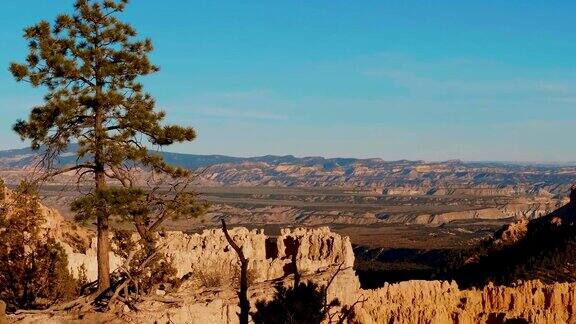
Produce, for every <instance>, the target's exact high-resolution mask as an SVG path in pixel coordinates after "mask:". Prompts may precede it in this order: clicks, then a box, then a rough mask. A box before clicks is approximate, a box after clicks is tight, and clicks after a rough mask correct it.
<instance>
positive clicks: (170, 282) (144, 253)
mask: <svg viewBox="0 0 576 324" xmlns="http://www.w3.org/2000/svg"><path fill="white" fill-rule="evenodd" d="M132 233H133V232H131V231H126V230H119V231H116V232H115V233H114V237H113V239H112V242H113V243H114V244H113V246H114V248H113V251H114V253H116V254H117V255H119V256H121V257H123V258H125V259H127V258H128V257H129V256H130V254H132V253H133V252H134V256H133V257H132V260H131V262H130V264H129V269H128V270H129V272H130V276H131V277H132V278H133V279H134V282H135V283H136V285H137V287H131V289H132V290H137V291H138V292H139V293H140V294H150V293H152V292H154V291H156V289H162V290H168V291H169V290H171V289H176V288H178V287H179V286H180V284H181V282H180V279H179V278H177V277H176V274H177V273H178V271H177V270H176V268H175V267H174V265H173V264H172V262H171V261H170V260H169V259H168V258H167V257H166V254H164V253H156V254H154V252H155V244H146V243H145V242H144V241H143V240H141V239H140V240H138V239H135V238H134V237H133V235H132ZM153 254H154V256H152V260H151V261H150V262H148V264H147V265H146V266H144V267H141V266H140V265H141V264H142V263H143V262H144V260H146V259H147V258H149V257H150V256H151V255H153Z"/></svg>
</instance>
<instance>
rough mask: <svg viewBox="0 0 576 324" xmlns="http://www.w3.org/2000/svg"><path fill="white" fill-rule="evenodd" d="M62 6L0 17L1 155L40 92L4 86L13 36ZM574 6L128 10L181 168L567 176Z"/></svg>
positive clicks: (173, 1)
mask: <svg viewBox="0 0 576 324" xmlns="http://www.w3.org/2000/svg"><path fill="white" fill-rule="evenodd" d="M72 2H73V1H71V0H60V1H45V0H29V1H6V2H4V3H3V4H2V6H3V8H2V11H0V111H1V115H0V116H1V117H0V139H1V141H0V149H8V148H15V147H21V146H24V145H25V143H22V142H20V141H19V139H18V138H17V137H16V136H15V135H14V134H12V133H11V131H10V126H11V124H12V123H13V122H14V121H15V120H16V119H17V118H22V117H25V116H26V115H27V111H28V110H29V108H30V107H31V106H32V105H34V104H35V103H39V102H40V100H41V96H42V90H41V89H40V90H38V89H36V90H35V89H31V88H29V87H28V85H26V84H18V83H16V82H15V81H13V79H12V77H11V76H10V74H9V73H8V71H7V67H8V64H9V62H10V61H14V60H17V61H22V60H23V59H24V57H25V54H26V43H25V41H24V40H23V39H22V38H21V34H22V32H21V30H22V28H23V27H24V26H26V25H29V24H32V23H34V22H36V21H38V20H39V19H42V18H43V19H49V20H52V19H53V18H54V17H55V15H56V14H57V13H59V12H63V11H70V10H71V8H72ZM575 12H576V2H575V1H554V2H550V1H513V0H511V1H480V0H479V1H442V0H438V1H410V0H403V1H370V0H364V1H340V0H314V1H296V0H290V1H288V0H286V1H283V0H278V1H251V0H243V1H219V0H206V1H184V0H178V1H177V0H166V1H162V2H158V1H136V0H133V1H132V2H131V4H130V5H129V6H128V7H127V10H126V13H125V14H123V18H124V19H125V20H126V21H128V22H130V23H132V24H133V25H134V26H135V27H136V28H137V30H138V31H139V34H140V35H141V36H146V37H151V38H152V39H153V41H154V44H155V51H154V53H153V55H152V59H153V61H154V63H156V64H158V65H160V67H161V71H160V72H159V73H158V74H156V75H154V76H150V77H147V78H145V79H143V82H144V84H145V86H146V88H147V90H148V91H150V92H151V93H152V94H154V95H155V96H156V98H157V101H158V104H159V107H160V108H162V109H164V110H166V111H167V113H168V116H169V118H168V120H169V121H170V122H178V123H181V124H187V125H192V126H194V127H195V128H196V129H197V130H198V133H199V137H198V139H197V140H196V141H195V142H193V143H190V144H186V145H180V146H175V147H172V148H170V149H169V150H171V151H180V152H187V153H196V154H227V155H237V156H253V155H264V154H294V155H298V156H305V155H306V156H308V155H322V156H330V157H332V156H341V157H381V158H384V159H388V160H393V159H404V158H405V159H424V160H446V159H454V158H458V159H463V160H506V161H538V162H543V161H557V162H560V161H576V147H575V146H574V143H575V141H574V138H575V130H576V19H574V13H575Z"/></svg>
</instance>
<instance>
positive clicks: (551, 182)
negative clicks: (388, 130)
mask: <svg viewBox="0 0 576 324" xmlns="http://www.w3.org/2000/svg"><path fill="white" fill-rule="evenodd" d="M75 150H76V147H75V146H74V145H72V146H71V147H70V150H69V152H67V153H64V154H62V155H61V156H60V157H59V161H58V163H60V164H63V165H67V164H72V163H76V156H75V154H74V153H73V152H75ZM157 153H158V154H161V155H162V156H163V157H164V158H165V159H166V161H167V162H168V163H171V164H175V165H178V166H182V167H186V168H190V169H202V174H201V177H200V178H199V180H198V181H199V184H201V185H206V186H247V187H250V186H277V187H336V188H351V189H355V190H364V191H368V192H373V193H378V194H391V195H404V196H406V195H408V196H410V195H473V196H479V195H480V196H509V195H525V194H530V195H548V196H554V195H558V194H561V193H563V192H566V190H568V188H569V186H570V185H571V184H572V183H574V182H576V166H566V165H525V164H512V163H499V162H462V161H459V160H450V161H445V162H426V161H408V160H399V161H385V160H383V159H380V158H372V159H358V158H324V157H295V156H292V155H286V156H274V155H265V156H259V157H246V158H244V157H231V156H225V155H194V154H184V153H171V152H157ZM38 158H39V156H38V152H35V151H32V150H31V149H29V148H25V149H17V150H8V151H0V170H26V169H27V168H30V167H33V166H34V165H35V163H36V162H35V161H38Z"/></svg>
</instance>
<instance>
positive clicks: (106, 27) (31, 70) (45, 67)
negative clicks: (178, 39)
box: [10, 0, 196, 290]
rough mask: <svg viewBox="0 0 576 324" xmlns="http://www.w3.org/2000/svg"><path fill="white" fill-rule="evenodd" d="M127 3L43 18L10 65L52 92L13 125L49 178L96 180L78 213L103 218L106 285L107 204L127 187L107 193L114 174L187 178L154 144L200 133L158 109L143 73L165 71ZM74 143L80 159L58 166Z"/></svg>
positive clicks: (105, 281)
mask: <svg viewBox="0 0 576 324" xmlns="http://www.w3.org/2000/svg"><path fill="white" fill-rule="evenodd" d="M127 3H128V1H127V0H76V2H75V4H74V14H73V15H68V14H61V15H59V16H58V17H57V18H56V20H55V22H54V23H53V24H52V25H51V24H50V23H49V22H47V21H44V20H43V21H40V22H39V23H37V24H36V25H33V26H30V27H28V28H26V29H25V31H24V37H25V39H26V40H27V41H28V45H29V53H28V56H27V57H26V61H25V62H24V63H12V64H11V65H10V71H11V73H12V74H13V76H14V78H15V79H16V80H17V81H21V82H28V83H30V84H31V85H32V86H33V87H44V88H45V89H46V90H47V93H46V95H45V96H44V102H43V104H41V105H38V106H36V107H34V108H33V109H32V111H31V113H30V116H29V117H28V119H27V120H19V121H17V123H16V124H15V125H14V131H15V132H17V133H18V134H19V135H20V137H21V138H22V140H30V141H31V144H32V148H33V149H35V150H44V152H43V153H44V159H43V162H44V166H45V167H46V168H47V173H46V178H49V177H51V176H56V175H58V174H61V173H64V172H69V171H76V172H77V173H78V175H79V177H80V179H82V178H83V177H84V176H87V175H92V176H93V177H94V190H93V192H92V193H91V194H90V196H91V198H90V199H82V201H81V202H80V203H79V205H82V207H81V208H80V207H78V210H79V211H82V212H87V213H85V214H83V215H80V216H79V217H80V218H83V219H88V218H95V219H96V220H97V227H98V285H99V289H100V290H105V289H107V288H108V287H109V286H110V281H109V272H110V268H109V260H108V253H109V251H110V243H109V238H108V237H109V233H110V232H109V218H110V216H111V215H112V211H111V210H110V209H108V208H107V207H109V206H110V204H109V201H108V198H109V197H110V196H111V195H113V194H120V191H119V190H120V189H117V190H116V192H114V193H109V192H107V191H108V190H109V189H108V186H107V182H108V181H109V180H111V179H113V180H115V181H119V182H120V183H121V184H122V185H123V187H124V188H131V187H132V186H133V184H132V180H131V178H130V176H129V173H130V168H131V167H132V166H134V165H140V166H143V167H145V168H148V169H150V170H153V171H154V172H159V173H162V174H166V175H168V176H171V177H173V178H178V177H185V176H188V175H189V174H190V172H189V171H188V170H186V169H183V168H178V167H174V166H171V165H169V164H167V163H166V162H165V161H164V160H163V158H162V157H161V156H159V155H157V154H153V153H151V152H150V151H149V150H148V148H147V147H149V146H150V145H153V146H158V147H163V146H166V145H170V144H173V143H180V142H186V141H192V140H194V138H195V137H196V133H195V131H194V129H193V128H191V127H181V126H177V125H165V124H164V123H163V120H164V118H165V113H164V112H163V111H158V110H157V109H156V103H155V100H154V98H153V97H152V95H151V94H149V93H147V92H145V91H144V88H143V85H142V84H141V83H140V78H141V77H142V76H146V75H149V74H151V73H154V72H157V71H158V70H159V68H158V67H157V66H155V65H153V64H152V63H151V62H150V60H149V58H148V55H149V53H150V52H151V51H152V42H151V40H150V39H137V38H136V35H137V34H136V31H135V29H134V28H133V27H131V26H130V25H129V24H126V23H124V22H122V21H120V20H119V19H118V17H117V16H118V14H119V13H121V12H123V11H124V9H125V6H126V4H127ZM70 143H77V144H78V151H77V155H78V160H77V161H78V163H77V164H75V165H73V166H68V167H62V168H60V167H56V166H55V165H57V164H55V163H54V162H55V160H56V159H57V158H58V155H59V154H60V153H61V152H64V151H65V150H66V148H67V147H68V146H69V144H70ZM123 196H124V197H123V198H122V199H125V198H129V197H132V198H138V199H140V198H141V197H143V196H144V195H143V194H142V193H138V194H136V195H135V192H132V191H127V192H125V193H123ZM135 196H136V197H135ZM181 196H184V195H181ZM138 199H136V200H138ZM187 199H188V200H189V202H191V201H192V199H191V197H188V198H187ZM87 203H91V204H92V208H87V206H86V204H87ZM184 210H185V208H184ZM88 211H89V212H88ZM163 215H165V214H163ZM171 215H172V216H173V215H174V213H172V214H171ZM161 219H162V220H163V219H164V218H161ZM156 228H157V226H156Z"/></svg>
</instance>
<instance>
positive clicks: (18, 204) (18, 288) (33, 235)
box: [0, 184, 79, 312]
mask: <svg viewBox="0 0 576 324" xmlns="http://www.w3.org/2000/svg"><path fill="white" fill-rule="evenodd" d="M4 190H5V189H4V188H2V191H4ZM0 205H2V206H1V207H0V269H1V271H0V299H2V300H4V301H5V302H6V304H7V309H8V311H10V312H12V311H15V310H16V309H43V308H47V307H50V306H52V305H54V304H56V303H58V302H62V301H66V300H69V299H72V298H74V297H76V296H77V295H78V291H79V289H78V282H77V281H76V280H75V279H74V278H73V277H72V275H71V274H70V271H69V270H68V258H67V256H66V252H65V251H64V249H63V248H62V246H61V245H60V243H58V242H56V240H54V238H52V237H50V236H48V234H47V233H46V232H45V230H43V229H42V228H41V225H42V224H43V223H44V222H45V219H44V216H43V215H42V212H41V209H40V202H39V200H38V198H37V196H35V194H34V191H31V190H30V188H29V187H27V186H26V185H24V184H22V185H21V186H20V187H19V189H18V191H17V192H16V193H15V194H13V195H12V199H11V200H10V201H7V200H3V201H0ZM8 214H10V215H8Z"/></svg>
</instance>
